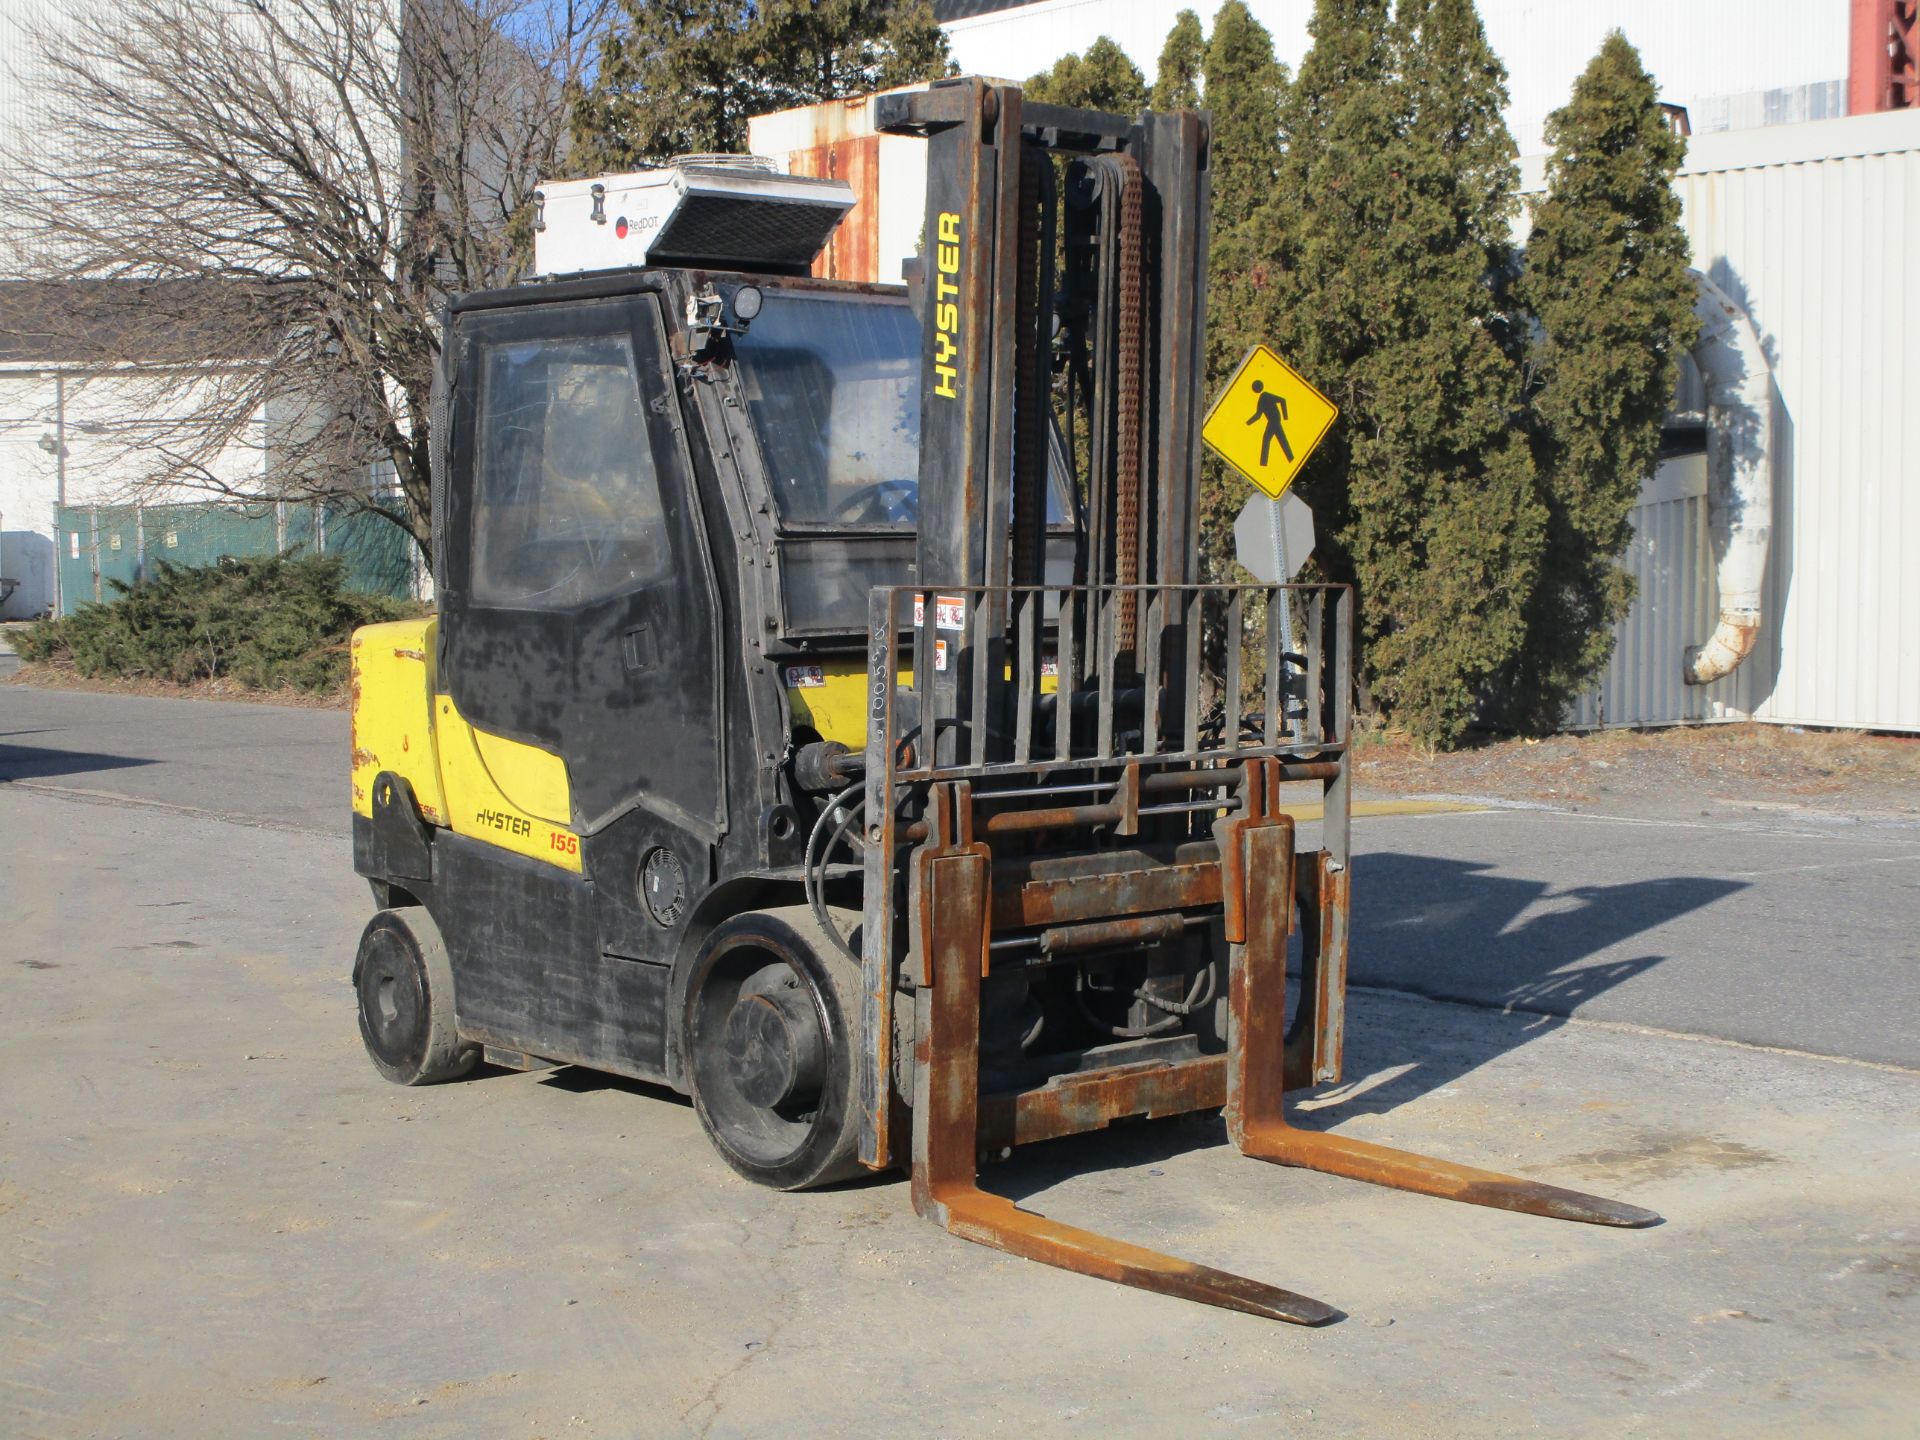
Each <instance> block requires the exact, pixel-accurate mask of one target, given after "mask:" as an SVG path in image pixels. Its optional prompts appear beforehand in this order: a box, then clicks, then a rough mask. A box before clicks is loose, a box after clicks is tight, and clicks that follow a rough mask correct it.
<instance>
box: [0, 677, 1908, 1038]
mask: <svg viewBox="0 0 1920 1440" xmlns="http://www.w3.org/2000/svg"><path fill="white" fill-rule="evenodd" d="M346 752H347V720H346V716H345V715H343V714H341V713H340V712H338V711H329V710H296V709H286V708H280V707H275V706H266V705H252V704H221V703H203V702H197V701H182V700H166V699H146V698H141V697H132V696H119V695H100V694H87V693H79V692H66V691H54V690H37V689H28V688H25V687H20V686H9V687H6V688H4V689H0V782H11V783H13V784H16V785H20V786H23V787H27V788H32V789H38V790H47V791H53V792H55V793H63V794H68V795H70V796H73V797H74V798H92V799H95V800H100V801H105V802H108V803H112V802H113V801H114V800H116V799H125V800H132V801H136V802H139V803H142V804H147V805H161V806H170V807H179V808H183V809H187V810H190V811H198V812H203V813H206V814H210V815H215V816H223V817H228V818H232V819H238V820H241V821H244V822H247V823H254V824H262V825H268V826H275V827H290V828H295V829H302V830H310V831H313V832H315V833H319V834H332V835H340V836H344V835H346V833H347V830H348V825H347V780H346ZM1640 810H1641V813H1636V814H1635V815H1633V816H1624V815H1606V814H1599V813H1593V812H1591V811H1582V812H1580V813H1577V814H1576V813H1569V812H1566V811H1558V810H1547V809H1516V808H1501V809H1487V810H1480V811H1472V812H1465V813H1446V814H1435V815H1403V816H1395V815H1379V816H1365V817H1362V818H1360V819H1358V820H1356V822H1355V850H1356V863H1355V868H1354V944H1353V970H1352V979H1353V981H1354V983H1356V984H1359V985H1373V986H1381V987H1387V988H1392V989H1397V990H1405V991H1410V992H1413V993H1416V994H1420V995H1425V996H1429V997H1434V998H1445V999H1453V1000H1460V1001H1465V1002H1468V1003H1471V1004H1475V1005H1482V1006H1491V1007H1498V1008H1510V1009H1515V1010H1520V1011H1525V1012H1531V1013H1539V1014H1543V1015H1547V1016H1555V1017H1565V1016H1571V1015H1578V1016H1581V1017H1582V1018H1586V1019H1596V1020H1608V1021H1615V1022H1620V1023H1624V1024H1631V1025H1643V1026H1649V1027H1653V1028H1657V1029H1664V1030H1674V1031H1680V1032H1684V1033H1688V1034H1697V1035H1706V1036H1712V1037H1714V1038H1717V1039H1726V1040H1737V1041H1742V1042H1746V1043H1749V1044H1756V1045H1767V1046H1778V1047H1782V1048H1786V1049H1795V1050H1807V1051H1812V1052H1814V1053H1817V1054H1823V1055H1837V1056H1845V1057H1847V1058H1851V1059H1859V1060H1869V1061H1878V1062H1883V1063H1890V1064H1897V1065H1904V1066H1908V1067H1912V1068H1920V984H1916V983H1915V977H1916V972H1917V971H1920V827H1916V826H1913V825H1902V824H1898V823H1893V822H1880V821H1863V820H1854V819H1849V818H1847V817H1844V816H1833V815H1822V814H1819V813H1816V812H1812V811H1782V810H1745V811H1741V810H1734V809H1731V808H1728V807H1727V806H1725V805H1724V804H1719V803H1708V804H1707V805H1705V806H1702V805H1701V804H1699V803H1695V802H1693V801H1691V800H1689V799H1688V798H1687V797H1684V796H1676V797H1675V798H1674V800H1673V802H1672V805H1671V813H1670V814H1668V815H1666V816H1664V817H1657V818H1656V817H1649V816H1648V815H1646V814H1645V813H1644V806H1642V807H1640ZM339 863H340V865H341V867H342V868H343V870H344V869H345V868H346V867H347V865H348V861H347V858H346V855H345V852H344V849H343V850H342V852H341V855H340V860H339ZM341 943H342V944H343V945H350V944H351V937H343V938H342V941H341Z"/></svg>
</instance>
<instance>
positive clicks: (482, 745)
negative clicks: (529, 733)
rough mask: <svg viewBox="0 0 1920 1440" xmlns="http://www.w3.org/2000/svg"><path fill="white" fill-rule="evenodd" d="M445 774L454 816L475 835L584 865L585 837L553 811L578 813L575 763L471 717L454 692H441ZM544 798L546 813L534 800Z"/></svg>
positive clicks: (462, 831)
mask: <svg viewBox="0 0 1920 1440" xmlns="http://www.w3.org/2000/svg"><path fill="white" fill-rule="evenodd" d="M433 711H434V729H435V731H436V732H437V737H438V742H437V743H438V748H439V751H440V778H441V782H442V784H443V785H444V786H445V789H446V796H447V814H448V817H449V819H448V821H447V822H444V823H448V824H450V825H451V827H452V829H453V832H454V834H456V835H471V836H472V837H473V838H474V839H476V840H485V841H487V842H488V843H489V844H493V845H498V846H500V847H501V848H502V849H506V850H512V851H514V852H515V853H517V854H520V855H526V856H529V857H531V858H532V859H535V860H544V861H546V862H547V863H548V864H549V865H558V866H559V867H560V868H561V869H562V870H572V871H574V872H575V873H578V872H579V870H580V838H579V836H577V835H575V834H574V833H573V832H572V831H571V830H569V829H568V828H567V827H566V825H565V824H563V823H558V822H556V821H555V820H553V819H551V818H548V817H549V816H554V815H560V816H568V815H571V814H572V813H573V801H572V797H571V792H570V791H569V788H568V785H567V765H566V762H565V761H564V760H562V759H561V758H560V757H559V756H558V755H554V754H551V753H550V752H548V751H545V750H542V749H540V748H539V747H538V746H535V745H525V744H522V743H521V742H520V741H518V740H507V739H503V738H502V737H501V736H498V735H489V734H486V733H484V732H482V731H479V730H476V729H474V728H473V726H471V725H469V724H468V723H467V722H466V720H465V719H464V718H463V717H462V716H461V714H460V711H459V710H458V709H457V708H456V707H455V705H454V703H453V700H452V698H451V697H450V696H446V695H441V696H438V697H436V698H435V700H434V706H433ZM535 805H537V806H538V807H539V811H540V812H541V813H536V812H535V811H534V810H533V809H531V808H529V807H531V806H535Z"/></svg>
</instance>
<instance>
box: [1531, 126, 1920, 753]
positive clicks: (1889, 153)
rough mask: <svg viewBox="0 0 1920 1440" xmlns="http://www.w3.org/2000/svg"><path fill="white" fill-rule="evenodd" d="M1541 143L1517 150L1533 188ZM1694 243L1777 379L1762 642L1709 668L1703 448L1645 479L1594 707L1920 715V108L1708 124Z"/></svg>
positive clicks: (1871, 718)
mask: <svg viewBox="0 0 1920 1440" xmlns="http://www.w3.org/2000/svg"><path fill="white" fill-rule="evenodd" d="M1544 173H1545V161H1544V157H1534V158H1532V159H1530V160H1528V161H1527V162H1525V163H1524V165H1523V176H1524V178H1523V186H1524V187H1525V188H1527V189H1530V190H1538V189H1539V188H1540V185H1541V183H1542V177H1543V176H1544ZM1677 183H1678V188H1679V191H1680V197H1681V201H1682V204H1683V205H1684V207H1685V219H1684V224H1685V226H1686V230H1687V234H1688V236H1689V238H1690V239H1691V240H1692V242H1693V263H1694V266H1695V267H1696V268H1697V269H1699V270H1700V271H1702V272H1704V273H1705V274H1706V275H1707V276H1708V277H1709V278H1710V279H1711V280H1712V281H1713V282H1714V283H1715V284H1716V285H1718V286H1719V287H1720V288H1721V289H1722V290H1724V291H1726V292H1727V294H1728V295H1729V296H1731V297H1732V298H1733V299H1734V300H1735V301H1736V302H1737V303H1738V304H1740V305H1741V306H1743V307H1744V308H1745V310H1746V312H1747V314H1748V315H1749V316H1750V317H1751V319H1752V322H1753V326H1754V329H1755V331H1756V332H1757V334H1758V336H1759V340H1760V344H1761V348H1762V349H1763V350H1764V352H1765V355H1766V362H1767V365H1768V367H1769V370H1770V376H1771V385H1772V393H1773V410H1772V415H1771V421H1772V424H1771V432H1772V446H1771V448H1772V454H1771V456H1770V463H1769V466H1768V470H1769V472H1770V478H1771V481H1772V507H1771V508H1772V535H1771V543H1770V544H1769V546H1768V548H1767V554H1766V567H1767V568H1766V580H1765V586H1764V589H1763V591H1762V603H1761V623H1760V630H1759V636H1758V641H1757V643H1756V645H1755V648H1754V651H1753V653H1752V654H1751V655H1750V656H1749V657H1748V658H1747V660H1746V661H1745V662H1744V663H1743V664H1741V666H1740V667H1739V668H1738V669H1737V670H1735V671H1734V672H1733V673H1732V674H1731V675H1729V676H1727V677H1726V678H1725V679H1722V680H1718V681H1716V682H1714V683H1713V684H1711V685H1706V686H1696V685H1688V684H1686V683H1685V682H1684V678H1683V666H1684V663H1685V654H1686V651H1687V649H1688V647H1690V646H1695V645H1699V644H1701V643H1702V642H1703V641H1705V640H1706V639H1707V637H1708V635H1709V634H1710V633H1711V632H1712V631H1713V629H1714V624H1715V619H1716V616H1717V613H1718V608H1719V607H1718V603H1717V598H1716V566H1717V557H1716V555H1715V551H1714V546H1713V543H1712V537H1711V533H1710V526H1709V504H1708V496H1707V483H1706V467H1705V466H1704V464H1701V463H1698V462H1697V461H1695V462H1692V463H1689V462H1687V461H1675V462H1670V463H1668V464H1667V465H1664V466H1663V467H1662V468H1661V471H1660V473H1659V474H1658V475H1656V476H1655V477H1654V478H1653V479H1652V480H1651V481H1649V482H1648V483H1647V484H1646V485H1645V486H1644V487H1643V488H1642V491H1641V497H1640V505H1639V508H1638V509H1637V510H1636V511H1635V512H1634V531H1635V536H1634V541H1633V544H1632V546H1631V548H1630V549H1629V550H1628V553H1627V557H1626V564H1627V566H1628V568H1629V569H1630V570H1631V571H1632V572H1633V574H1634V576H1635V578H1636V580H1637V581H1638V584H1639V591H1640V594H1639V599H1638V600H1637V601H1636V602H1635V604H1634V607H1633V609H1632V611H1631V613H1630V614H1629V615H1628V617H1627V619H1626V620H1625V622H1623V624H1622V625H1621V627H1620V630H1619V636H1618V642H1619V643H1618V648H1617V650H1616V651H1615V654H1614V657H1613V660H1612V662H1611V664H1609V666H1608V667H1607V671H1606V674H1605V677H1604V678H1603V681H1602V683H1601V685H1600V687H1599V688H1598V689H1597V690H1596V691H1595V692H1594V693H1593V694H1592V695H1590V696H1588V697H1587V698H1586V699H1585V700H1583V701H1582V702H1581V704H1580V705H1579V706H1578V707H1577V709H1576V713H1575V716H1574V720H1575V723H1576V724H1578V725H1581V726H1598V725H1605V726H1628V725H1658V724H1672V723H1676V722H1681V721H1699V720H1739V719H1748V718H1752V719H1756V720H1767V721H1774V722H1778V723H1782V724H1799V725H1816V726H1841V727H1862V728H1869V729H1878V730H1904V731H1920V564H1916V562H1915V558H1914V557H1915V556H1916V555H1920V448H1916V447H1915V445H1914V442H1913V438H1912V433H1911V417H1912V415H1913V414H1914V413H1915V406H1916V396H1920V276H1916V275H1915V273H1914V267H1913V263H1912V260H1913V249H1914V237H1915V236H1916V235H1920V110H1902V111H1889V112H1885V113H1882V114H1877V115H1860V116H1853V117H1848V118H1845V119H1838V120H1821V121H1814V122H1810V123H1807V124H1802V125H1782V126H1772V127H1768V128H1765V129H1759V130H1748V131H1740V132H1732V133H1727V134H1722V135H1707V136H1695V137H1694V139H1693V142H1692V144H1691V145H1690V147H1689V150H1688V157H1687V163H1686V167H1685V169H1684V170H1683V171H1682V172H1681V175H1680V178H1679V180H1678V182H1677Z"/></svg>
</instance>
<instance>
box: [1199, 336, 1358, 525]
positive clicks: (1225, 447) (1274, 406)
mask: <svg viewBox="0 0 1920 1440" xmlns="http://www.w3.org/2000/svg"><path fill="white" fill-rule="evenodd" d="M1339 413H1340V412H1339V410H1338V409H1336V408H1335V406H1334V403H1333V402H1332V401H1331V400H1329V399H1327V397H1326V396H1324V395H1322V394H1321V393H1320V392H1319V391H1318V390H1316V389H1314V388H1313V386H1311V385H1309V384H1308V383H1307V382H1306V380H1305V379H1303V378H1302V377H1301V375H1300V373H1299V372H1298V371H1296V370H1295V369H1294V368H1293V367H1292V366H1290V365H1288V364H1287V362H1286V361H1284V360H1282V359H1281V358H1280V357H1279V356H1278V355H1276V354H1274V353H1273V351H1271V350H1269V349H1268V348H1267V347H1266V346H1264V345H1256V346H1254V347H1253V349H1251V350H1249V351H1248V352H1247V358H1246V359H1244V360H1242V361H1241V362H1240V368H1239V369H1238V370H1236V371H1234V372H1233V379H1232V380H1230V381H1228V382H1227V388H1226V389H1225V390H1224V391H1222V392H1221V395H1220V398H1219V399H1218V400H1216V401H1214V403H1213V409H1212V410H1211V411H1210V412H1209V413H1208V415H1207V423H1206V424H1205V425H1204V426H1202V427H1201V430H1200V433H1201V434H1202V435H1203V436H1205V437H1206V441H1207V444H1209V445H1211V446H1212V447H1213V448H1214V450H1215V451H1216V452H1217V453H1218V454H1219V456H1220V458H1221V459H1223V460H1225V461H1226V462H1227V463H1228V464H1229V465H1231V466H1233V468H1234V469H1236V470H1238V471H1239V472H1240V473H1241V474H1242V475H1244V476H1246V477H1247V479H1248V480H1250V481H1252V482H1253V484H1254V486H1255V488H1257V489H1259V490H1261V491H1264V492H1265V493H1266V494H1268V495H1271V496H1272V497H1273V498H1274V499H1276V500H1278V499H1279V498H1280V497H1281V495H1283V494H1285V493H1286V489H1287V486H1288V485H1290V484H1292V483H1293V477H1294V476H1295V475H1298V474H1299V473H1300V467H1301V466H1302V465H1304V464H1306V463H1307V457H1308V456H1309V455H1311V454H1313V447H1314V446H1316V445H1318V444H1319V443H1320V441H1321V438H1322V437H1323V436H1325V435H1326V433H1327V430H1328V428H1329V427H1331V426H1332V424H1333V422H1334V419H1335V417H1336V416H1338V415H1339Z"/></svg>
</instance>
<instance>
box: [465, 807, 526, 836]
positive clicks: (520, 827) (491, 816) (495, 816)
mask: <svg viewBox="0 0 1920 1440" xmlns="http://www.w3.org/2000/svg"><path fill="white" fill-rule="evenodd" d="M473 818H474V819H475V820H476V821H478V822H479V823H480V824H481V825H484V826H487V827H490V828H491V829H494V830H504V831H506V832H507V834H509V835H528V834H531V833H532V831H533V824H532V822H531V821H529V820H526V819H523V818H522V817H521V816H518V815H508V814H505V813H503V812H502V811H499V810H482V811H480V812H479V813H478V814H477V815H475V816H474V817H473Z"/></svg>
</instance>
